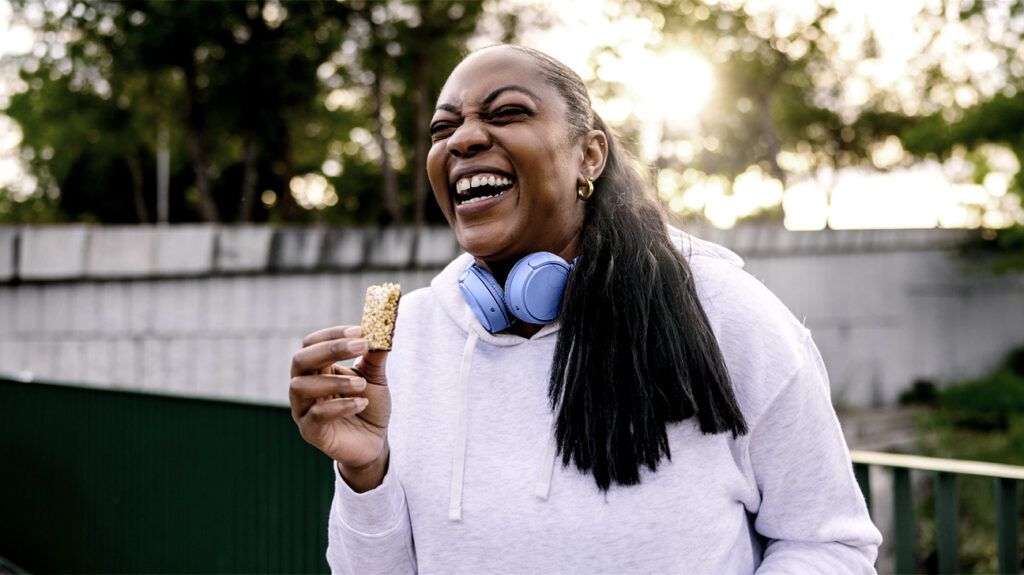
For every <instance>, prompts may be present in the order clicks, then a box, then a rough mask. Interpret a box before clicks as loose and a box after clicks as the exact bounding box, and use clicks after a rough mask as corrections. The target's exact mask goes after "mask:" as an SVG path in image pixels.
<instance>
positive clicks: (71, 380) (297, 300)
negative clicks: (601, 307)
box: [0, 0, 1024, 573]
mask: <svg viewBox="0 0 1024 575" xmlns="http://www.w3.org/2000/svg"><path fill="white" fill-rule="evenodd" d="M1022 38H1024V1H1022V0H984V1H983V0H898V1H892V0H890V1H888V2H882V1H880V0H785V1H783V0H657V1H655V0H645V1H615V0H556V1H540V0H487V1H483V2H476V1H469V2H464V1H454V0H450V1H449V0H444V1H442V0H437V1H419V2H418V1H412V0H386V1H341V2H336V1H333V0H332V1H326V0H325V1H308V2H278V1H272V0H253V1H242V0H239V1H224V2H192V1H181V2H166V1H133V2H101V1H88V2H84V1H73V0H52V1H51V0H0V573H3V572H4V570H5V569H6V570H8V571H15V572H18V571H22V570H25V571H28V572H35V571H39V572H46V571H63V572H84V571H92V572H115V571H116V572H153V571H163V572H215V571H216V572H237V571H251V572H298V571H303V572H306V571H324V570H325V569H326V564H325V563H324V561H323V559H322V556H323V551H324V549H323V547H324V541H325V532H324V530H325V528H326V506H327V505H328V504H329V500H330V496H331V490H332V489H333V484H332V476H331V470H330V463H329V462H327V461H324V458H323V456H322V455H320V454H319V453H318V452H315V450H313V449H312V448H309V447H308V446H306V445H305V444H304V443H303V442H302V441H301V439H300V438H299V437H298V434H297V433H296V432H295V429H294V426H293V424H292V423H291V420H290V415H289V414H288V412H287V410H286V409H284V408H283V406H285V405H286V404H287V383H288V368H289V362H290V357H291V355H292V353H294V351H296V350H297V349H298V347H299V345H300V341H301V337H302V336H303V335H304V334H306V333H309V332H311V331H313V330H316V329H319V328H321V327H324V326H327V325H333V324H338V323H355V322H357V321H358V318H359V314H360V312H361V307H362V306H361V301H362V293H363V290H364V289H365V287H366V286H367V285H369V284H371V283H380V282H383V281H399V282H400V283H402V285H403V288H404V289H405V291H406V292H408V291H411V290H412V289H415V288H417V287H421V286H424V285H426V284H427V283H428V282H429V280H430V278H431V277H433V275H434V274H436V273H437V272H438V271H439V270H440V269H441V268H442V267H443V266H444V265H445V264H446V263H447V262H448V261H450V260H451V259H452V258H453V257H455V256H456V255H457V254H458V253H459V247H458V245H457V244H456V243H455V241H454V238H453V237H452V235H451V233H450V231H449V230H448V229H447V227H445V225H444V219H443V217H442V216H441V213H440V211H439V210H438V208H437V206H436V205H435V203H434V201H433V197H432V194H431V192H430V189H429V185H428V183H427V181H426V174H425V171H424V168H423V165H424V159H425V156H426V152H427V147H428V145H429V135H428V133H427V130H428V124H429V120H430V117H431V116H432V113H433V106H434V100H435V98H436V95H437V93H438V92H439V90H440V87H441V85H442V84H443V82H444V79H445V78H446V76H447V74H448V73H449V72H450V71H451V69H452V68H453V67H454V66H455V65H456V64H457V63H458V62H459V60H460V59H461V57H462V56H463V55H464V54H466V53H467V52H468V51H470V50H473V49H475V48H480V47H483V46H487V45H489V44H493V43H497V42H515V43H521V44H524V45H528V46H531V47H534V48H538V49H540V50H543V51H546V52H548V53H549V54H551V55H552V56H554V57H556V58H558V59H560V60H562V61H563V62H565V63H567V64H568V65H570V66H571V67H572V68H573V69H575V70H576V71H577V72H578V73H580V75H581V76H582V77H583V78H584V80H586V82H587V84H588V86H589V87H590V89H591V94H592V97H593V100H594V107H595V109H596V110H597V111H598V112H599V113H600V114H601V115H602V117H603V118H604V119H605V120H606V121H607V122H608V123H609V124H610V125H611V126H613V127H614V128H615V129H616V130H617V131H618V132H619V134H620V135H622V136H623V138H624V142H625V144H626V146H627V147H628V148H629V149H630V150H631V152H632V153H633V155H634V156H635V158H636V160H637V166H638V167H639V169H640V171H641V172H642V173H643V174H644V175H645V176H647V177H648V179H649V182H650V186H651V190H652V193H656V194H657V196H658V197H659V199H660V200H661V201H662V203H663V204H664V206H665V208H666V209H667V210H668V211H669V212H670V213H671V214H672V217H673V218H674V221H675V223H676V224H677V225H679V226H681V227H683V228H684V229H686V230H688V231H690V232H691V233H693V234H695V235H697V236H699V237H703V238H705V239H709V240H711V241H715V242H718V243H721V244H723V245H726V246H728V247H730V248H731V249H733V250H735V251H736V252H737V253H738V254H739V255H740V256H742V257H743V258H744V259H745V260H746V262H747V269H748V270H749V271H750V272H751V273H753V274H754V275H755V276H757V277H758V278H760V279H761V280H762V281H763V282H764V283H765V284H766V285H767V286H768V287H769V288H770V289H771V290H772V291H774V292H775V293H776V294H777V295H778V296H779V297H780V299H782V301H783V302H784V303H786V305H787V306H789V308H790V309H791V310H793V312H794V314H795V315H796V316H797V317H798V318H799V319H801V320H802V321H803V322H804V323H805V325H806V326H807V327H808V328H810V329H811V331H812V333H813V334H814V337H815V340H816V342H817V343H818V345H819V347H820V348H821V350H822V354H823V356H824V358H825V360H826V364H827V365H828V368H829V373H830V377H831V384H832V398H833V402H834V403H835V405H836V407H837V409H838V410H839V412H840V416H841V419H842V421H843V425H844V431H845V433H846V434H847V439H848V442H849V443H850V446H851V448H853V449H855V450H873V451H885V452H894V453H910V454H920V455H926V456H934V457H941V458H948V459H956V460H982V461H988V462H996V463H1002V464H1012V465H1024V274H1022V273H1021V271H1022V270H1024V209H1022V207H1021V200H1022V198H1024V170H1022V169H1021V164H1022V162H1024V42H1022ZM855 460H856V458H855ZM864 461H867V460H864ZM858 465H861V466H860V467H858V479H860V480H861V482H862V483H861V486H862V488H863V489H864V490H865V492H866V493H867V494H868V495H869V496H870V498H871V499H872V500H873V508H872V511H873V513H874V516H875V519H876V521H877V522H878V523H879V526H880V528H882V529H883V531H884V532H885V533H886V534H887V543H886V547H885V548H884V549H883V554H882V557H881V558H880V560H879V568H880V570H881V571H882V572H894V571H895V572H908V571H916V572H979V573H991V572H997V571H998V572H1019V570H1020V568H1021V564H1022V554H1024V553H1022V550H1024V545H1022V541H1021V536H1020V529H1019V525H1020V516H1021V512H1020V504H1019V488H1018V486H1017V485H1018V482H1016V481H1010V480H1008V479H1006V478H1005V477H1002V476H999V475H998V474H997V475H984V474H980V476H979V474H978V473H973V474H972V473H963V474H962V475H957V477H958V480H957V481H959V488H958V489H955V490H954V491H953V493H954V496H953V499H952V501H953V502H954V505H953V507H952V508H951V507H949V505H948V494H949V492H948V491H942V490H941V489H940V488H939V483H938V481H937V480H934V481H933V479H934V478H933V476H932V475H931V474H930V473H927V472H925V471H923V470H922V469H921V468H920V467H913V466H911V467H899V466H887V465H881V464H877V463H874V464H872V465H870V466H868V464H867V463H862V464H858ZM908 465H909V464H908ZM869 468H870V469H869ZM899 469H904V470H909V471H907V476H906V477H904V476H902V475H900V473H902V472H900V471H899ZM1007 469H1011V468H1007ZM1012 469H1017V473H1020V474H1021V475H1020V477H1024V471H1022V470H1020V468H1012ZM1003 471H1004V472H1005V473H1004V475H1005V474H1006V473H1009V474H1010V475H1011V476H1012V475H1013V473H1014V472H1013V471H1012V470H1011V471H1005V470H1003ZM950 473H952V472H950ZM957 473H960V472H957ZM993 473H995V472H993ZM993 478H995V485H996V487H995V489H993V487H992V485H993V483H992V479H993ZM904 485H905V486H906V488H907V490H909V489H910V488H911V487H912V488H913V489H912V491H913V497H912V498H910V496H909V495H908V494H909V493H910V491H906V492H905V490H904ZM944 485H945V484H944ZM940 501H945V503H943V504H942V505H939V502H940ZM950 509H953V510H954V511H955V512H954V514H953V515H952V519H950V515H949V513H950V511H949V510H950ZM951 534H952V535H951ZM951 537H952V539H951ZM951 553H952V555H951ZM4 557H6V561H5V560H4V559H3V558H4ZM5 565H6V566H5Z"/></svg>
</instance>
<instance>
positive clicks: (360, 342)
mask: <svg viewBox="0 0 1024 575" xmlns="http://www.w3.org/2000/svg"><path fill="white" fill-rule="evenodd" d="M369 348H370V342H368V341H366V340H365V339H357V340H355V341H350V342H348V350H349V351H351V352H353V353H365V352H366V350H367V349H369Z"/></svg>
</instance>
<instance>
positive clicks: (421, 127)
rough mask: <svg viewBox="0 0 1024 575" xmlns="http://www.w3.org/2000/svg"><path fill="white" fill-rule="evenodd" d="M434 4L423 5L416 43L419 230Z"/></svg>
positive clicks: (423, 220) (424, 196) (415, 186)
mask: <svg viewBox="0 0 1024 575" xmlns="http://www.w3.org/2000/svg"><path fill="white" fill-rule="evenodd" d="M430 8H431V2H422V3H420V4H419V11H420V26H419V28H418V34H417V36H418V38H417V42H416V44H415V45H416V46H417V49H418V50H419V53H418V54H417V55H416V78H415V82H416V87H415V90H416V92H415V93H416V135H415V138H416V147H415V148H414V152H413V161H412V169H413V174H414V179H413V187H412V194H413V200H414V202H415V210H416V211H415V215H414V219H413V222H414V223H415V224H416V226H417V227H420V226H422V225H423V224H424V223H426V219H427V195H428V194H427V149H428V145H427V144H428V142H429V141H430V126H429V123H430V47H431V44H432V40H433V30H432V29H431V27H430V26H431V22H430V20H429V18H430Z"/></svg>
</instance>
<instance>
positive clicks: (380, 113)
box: [366, 15, 405, 224]
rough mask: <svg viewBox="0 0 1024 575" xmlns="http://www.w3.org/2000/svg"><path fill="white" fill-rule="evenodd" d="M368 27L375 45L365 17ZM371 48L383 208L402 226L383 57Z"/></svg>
mask: <svg viewBox="0 0 1024 575" xmlns="http://www.w3.org/2000/svg"><path fill="white" fill-rule="evenodd" d="M366 21H367V23H369V25H370V37H371V40H370V41H371V42H372V43H374V44H376V43H377V26H376V25H375V24H374V23H373V18H372V17H371V16H369V15H367V16H366ZM373 52H374V50H373V48H371V52H370V53H371V59H372V60H373V70H372V71H373V117H374V132H376V134H375V135H376V137H377V145H378V146H379V147H380V175H381V186H382V190H381V191H382V192H383V194H384V208H385V209H386V210H387V212H388V215H389V216H390V217H391V223H394V224H402V223H405V219H404V218H403V217H402V206H401V204H400V203H399V201H398V180H397V178H396V177H395V168H394V166H392V165H391V154H390V152H389V151H388V143H389V142H388V138H387V137H386V136H385V135H384V125H385V124H384V103H385V100H386V98H387V96H386V95H385V94H384V65H383V63H384V60H385V58H384V55H383V54H373Z"/></svg>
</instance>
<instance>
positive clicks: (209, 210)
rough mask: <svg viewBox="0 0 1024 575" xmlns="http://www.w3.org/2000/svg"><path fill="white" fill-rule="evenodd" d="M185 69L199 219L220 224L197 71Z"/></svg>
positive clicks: (189, 146)
mask: <svg viewBox="0 0 1024 575" xmlns="http://www.w3.org/2000/svg"><path fill="white" fill-rule="evenodd" d="M184 68H185V70H184V71H185V95H186V99H187V108H188V109H187V111H186V118H185V122H186V124H187V125H188V148H189V153H190V154H191V155H192V170H193V171H194V172H195V174H196V192H198V196H199V198H198V200H199V205H198V208H199V217H200V218H202V219H203V221H205V222H219V221H220V214H219V213H218V212H217V204H216V202H214V201H213V196H212V195H211V194H210V173H209V170H208V168H207V165H206V149H205V147H204V146H203V129H204V125H203V124H204V121H203V112H202V109H201V108H200V106H199V102H198V99H199V98H198V95H197V94H196V85H195V80H196V70H195V66H194V65H192V64H188V65H186V66H185V67H184Z"/></svg>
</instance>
